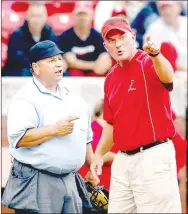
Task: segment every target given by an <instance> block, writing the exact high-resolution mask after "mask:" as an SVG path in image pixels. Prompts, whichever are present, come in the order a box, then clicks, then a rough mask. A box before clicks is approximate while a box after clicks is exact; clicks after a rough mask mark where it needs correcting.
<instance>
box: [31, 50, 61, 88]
mask: <svg viewBox="0 0 188 214" xmlns="http://www.w3.org/2000/svg"><path fill="white" fill-rule="evenodd" d="M32 68H33V72H34V73H33V74H34V76H37V78H38V79H40V80H41V82H42V83H43V84H44V85H48V86H49V85H51V86H53V85H54V84H57V83H58V82H59V81H60V80H61V79H62V77H63V71H64V60H63V58H62V56H61V55H60V54H58V55H55V56H52V57H48V58H45V59H41V60H40V61H38V62H37V63H33V64H32Z"/></svg>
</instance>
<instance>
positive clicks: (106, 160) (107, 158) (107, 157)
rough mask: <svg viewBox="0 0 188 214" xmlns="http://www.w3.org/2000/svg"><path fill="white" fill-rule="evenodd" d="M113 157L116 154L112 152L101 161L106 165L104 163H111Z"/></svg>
mask: <svg viewBox="0 0 188 214" xmlns="http://www.w3.org/2000/svg"><path fill="white" fill-rule="evenodd" d="M115 157H116V153H114V152H107V153H106V154H105V155H104V156H103V161H104V163H106V162H112V161H113V160H114V158H115Z"/></svg>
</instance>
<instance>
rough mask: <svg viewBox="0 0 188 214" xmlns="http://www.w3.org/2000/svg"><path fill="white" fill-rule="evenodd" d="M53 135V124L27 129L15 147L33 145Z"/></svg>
mask: <svg viewBox="0 0 188 214" xmlns="http://www.w3.org/2000/svg"><path fill="white" fill-rule="evenodd" d="M53 136H55V131H54V128H53V126H50V125H49V126H43V127H41V128H33V129H29V130H28V131H27V132H26V133H25V135H24V136H23V137H22V138H21V140H20V141H19V142H18V144H17V147H33V146H36V145H38V144H41V143H43V142H45V141H46V140H48V139H50V138H51V137H53Z"/></svg>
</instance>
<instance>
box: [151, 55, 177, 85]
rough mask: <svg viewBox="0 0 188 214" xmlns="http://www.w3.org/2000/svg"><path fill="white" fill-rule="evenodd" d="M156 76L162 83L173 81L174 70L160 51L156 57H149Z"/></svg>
mask: <svg viewBox="0 0 188 214" xmlns="http://www.w3.org/2000/svg"><path fill="white" fill-rule="evenodd" d="M151 58H152V61H153V64H154V66H155V70H156V72H157V76H158V77H159V79H160V80H161V82H163V83H171V82H173V76H174V71H173V68H172V66H171V64H170V62H169V61H168V60H167V59H166V58H165V57H164V56H163V55H162V54H161V53H160V54H159V55H158V56H156V57H151Z"/></svg>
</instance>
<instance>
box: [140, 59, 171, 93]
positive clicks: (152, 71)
mask: <svg viewBox="0 0 188 214" xmlns="http://www.w3.org/2000/svg"><path fill="white" fill-rule="evenodd" d="M144 67H145V68H146V72H148V74H149V75H150V77H151V78H152V80H153V81H155V82H157V83H160V85H162V86H163V88H165V89H166V90H168V91H172V90H173V82H171V83H163V82H161V80H160V79H159V77H158V75H157V73H156V70H155V67H154V64H153V61H152V59H151V57H149V56H148V57H146V60H145V61H144ZM154 85H155V83H154Z"/></svg>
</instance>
